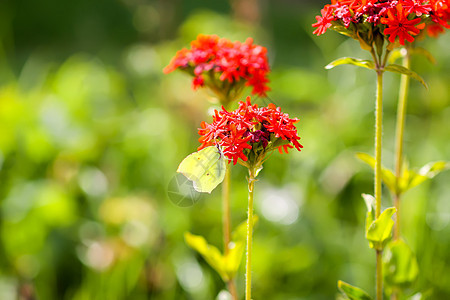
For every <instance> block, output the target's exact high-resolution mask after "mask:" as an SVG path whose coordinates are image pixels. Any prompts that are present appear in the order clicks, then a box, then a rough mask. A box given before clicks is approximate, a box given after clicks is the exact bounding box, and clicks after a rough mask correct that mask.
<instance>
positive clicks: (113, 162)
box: [0, 0, 450, 300]
mask: <svg viewBox="0 0 450 300" xmlns="http://www.w3.org/2000/svg"><path fill="white" fill-rule="evenodd" d="M324 3H325V1H300V0H298V1H293V0H279V1H276V0H260V1H258V0H241V1H237V0H236V1H232V2H228V1H207V0H185V1H181V0H159V1H145V0H97V1H92V0H78V1H58V0H42V1H32V0H21V1H19V0H12V1H5V0H4V1H1V2H0V37H1V40H0V299H6V300H8V299H17V298H20V299H199V300H202V299H207V300H209V299H215V298H216V296H217V294H218V293H219V292H220V291H221V290H222V289H224V285H223V283H222V282H221V279H220V277H219V276H218V275H217V274H216V273H215V272H214V271H213V270H212V269H211V268H210V267H209V266H208V265H207V263H206V262H205V261H204V260H203V259H202V258H201V257H200V256H199V255H197V254H196V253H195V252H194V251H193V250H191V249H189V248H188V247H187V246H186V244H185V242H184V238H183V233H184V232H185V231H190V232H192V233H194V234H199V235H203V236H205V237H206V238H207V239H208V241H209V242H210V243H212V244H214V245H216V246H217V247H219V248H221V247H222V244H221V243H222V236H221V232H222V231H221V230H222V229H221V200H220V189H217V190H216V191H214V192H213V193H212V194H211V195H205V196H202V197H201V199H199V201H198V202H197V203H196V204H195V205H192V206H190V207H180V206H177V205H175V204H174V203H172V201H170V199H169V198H168V196H167V189H168V185H169V182H170V181H171V180H172V179H173V178H174V176H175V171H176V168H177V166H178V164H179V163H180V161H181V160H182V159H183V158H184V157H185V156H186V155H188V154H189V153H191V152H193V151H195V150H196V148H197V147H198V145H199V144H198V142H197V138H198V136H197V128H198V127H199V125H200V122H201V121H202V120H206V121H210V120H211V117H209V116H208V110H209V109H210V107H211V105H216V104H213V103H210V102H208V101H207V99H208V94H206V93H205V92H203V91H197V92H193V91H192V90H191V88H190V86H191V83H190V81H191V78H189V77H188V76H186V75H185V74H183V73H181V72H175V73H172V74H169V75H163V74H162V68H163V67H164V66H166V65H167V64H168V63H169V61H170V58H171V57H172V56H173V55H175V53H176V51H177V50H179V49H181V48H182V47H187V46H188V45H189V42H190V41H191V40H193V39H195V38H196V36H197V35H198V34H199V33H205V34H213V33H214V34H218V35H220V36H223V37H227V38H229V39H232V40H236V39H238V40H240V41H244V40H245V38H247V37H249V36H251V37H253V38H254V39H255V42H256V43H258V44H261V45H264V46H266V47H267V48H268V53H269V59H270V64H271V67H272V73H271V75H270V79H271V83H270V86H271V88H272V91H271V92H270V93H269V99H261V98H253V101H254V102H256V103H259V104H260V105H265V104H266V103H268V102H270V101H272V102H274V103H276V104H277V105H280V106H282V107H283V110H284V111H287V112H288V113H289V114H290V115H291V116H292V117H298V118H300V119H301V121H300V123H298V127H299V134H300V136H301V137H302V140H301V142H302V144H303V145H304V149H303V150H302V152H300V153H299V152H296V151H291V153H290V154H289V155H280V154H278V153H277V154H274V155H273V156H272V157H271V159H270V160H269V161H268V162H266V164H265V168H264V170H263V171H262V172H261V174H260V176H259V177H260V181H259V182H258V183H257V185H256V188H255V191H256V200H255V201H256V203H255V206H256V214H258V215H259V216H260V222H259V224H258V225H257V228H256V229H255V233H254V240H255V242H254V251H253V253H254V264H253V265H254V270H253V276H254V279H253V293H254V298H255V299H271V300H294V299H333V298H335V296H336V294H337V288H336V282H337V280H338V279H342V280H345V281H347V282H350V283H352V284H355V285H357V286H360V287H362V288H364V289H365V290H367V291H369V292H370V293H373V290H374V288H373V286H374V267H375V266H374V265H375V255H374V253H373V250H371V249H369V247H368V245H367V242H366V240H365V238H364V231H363V226H364V217H365V205H364V202H363V201H362V198H361V196H360V195H361V193H372V189H373V187H372V185H373V184H372V172H371V170H370V169H369V168H368V167H366V166H365V165H364V164H362V163H361V162H359V161H357V159H356V158H355V156H354V153H355V152H357V151H364V152H368V153H372V151H373V150H372V145H373V124H374V115H373V107H374V96H375V84H374V81H375V74H372V72H369V71H367V70H359V69H356V68H354V67H351V66H343V67H339V68H336V69H334V70H331V71H326V70H324V68H323V66H325V65H326V64H327V63H328V62H330V61H331V60H333V59H335V58H338V57H341V56H353V57H362V58H365V57H367V54H366V53H363V51H362V50H360V48H359V45H358V44H357V43H356V42H355V41H353V40H350V39H347V38H345V37H342V36H339V35H338V34H337V33H335V32H330V33H327V34H326V35H324V36H321V37H315V36H313V35H312V31H313V29H312V28H311V24H312V23H313V22H314V16H315V15H316V14H318V13H319V11H320V8H321V7H322V6H323V4H324ZM420 44H421V45H422V46H424V47H426V48H427V49H428V50H429V51H430V52H432V54H433V55H434V56H435V58H436V60H437V64H436V65H432V64H431V63H429V62H428V61H427V60H426V59H424V58H421V57H416V58H414V60H413V69H414V70H416V71H417V72H418V73H420V74H421V75H422V76H423V77H424V78H425V80H426V81H427V82H428V84H429V86H430V88H429V90H428V91H427V90H425V89H424V88H423V87H421V86H420V85H419V84H418V83H416V82H412V86H411V96H410V100H409V107H408V116H407V131H406V140H405V150H406V153H407V157H408V160H409V162H410V165H411V166H415V167H420V166H422V165H424V164H425V163H427V162H428V161H436V160H450V143H449V140H450V106H449V104H450V85H449V82H450V58H449V56H448V49H449V45H450V36H449V34H448V33H447V34H445V35H443V36H441V37H440V38H439V39H428V40H426V41H423V42H420ZM385 81H386V84H385V105H384V109H385V111H384V116H385V122H384V154H383V160H384V164H385V165H387V166H390V167H392V165H393V144H394V143H393V140H394V125H395V114H396V101H397V90H396V89H397V88H398V83H399V76H395V75H391V74H387V75H386V80H385ZM248 93H249V90H247V91H246V92H245V94H248ZM244 96H245V95H244ZM209 111H211V110H209ZM245 175H246V172H245V170H244V168H243V167H241V166H236V167H234V168H233V174H232V181H233V182H232V210H233V215H232V221H233V224H234V225H237V224H239V223H240V222H242V221H244V220H245V218H246V201H247V200H246V199H247V198H246V188H247V186H246V182H245ZM449 182H450V172H446V173H443V174H441V175H439V176H438V177H436V178H435V179H433V181H429V182H426V183H425V184H422V185H421V186H419V187H416V188H415V189H414V190H412V191H411V192H408V193H407V194H406V195H405V197H404V202H403V212H402V222H403V223H402V231H403V235H404V237H405V239H406V241H407V242H408V244H409V245H410V246H411V247H412V249H413V250H414V252H415V253H416V255H417V258H418V262H419V266H420V270H421V274H420V277H419V279H418V281H417V283H416V284H415V285H414V286H413V287H412V288H411V290H410V292H411V294H412V293H414V292H424V291H432V295H431V297H430V299H450V272H449V270H450V250H449V249H450V225H449V223H450V197H449V195H450V184H449ZM385 192H386V191H385ZM383 201H384V203H383V206H385V207H387V206H390V205H392V204H391V198H390V196H389V195H388V193H385V197H384V200H383ZM241 267H242V268H241V271H240V272H239V274H240V275H239V278H238V288H239V290H240V294H241V295H242V294H243V283H244V276H243V274H244V272H243V271H244V270H243V266H241Z"/></svg>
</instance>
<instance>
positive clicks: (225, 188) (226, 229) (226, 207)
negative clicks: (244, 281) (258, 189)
mask: <svg viewBox="0 0 450 300" xmlns="http://www.w3.org/2000/svg"><path fill="white" fill-rule="evenodd" d="M226 168H227V169H226V171H225V178H224V180H223V183H222V205H223V215H222V218H223V248H224V254H225V255H227V254H228V253H229V252H230V248H229V245H230V241H231V238H230V236H231V213H230V178H231V168H230V165H229V164H227V165H226ZM227 287H228V291H229V292H230V294H231V297H232V299H233V300H238V295H237V289H236V284H235V282H234V279H231V280H230V281H228V282H227Z"/></svg>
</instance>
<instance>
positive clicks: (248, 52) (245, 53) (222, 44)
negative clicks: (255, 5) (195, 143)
mask: <svg viewBox="0 0 450 300" xmlns="http://www.w3.org/2000/svg"><path fill="white" fill-rule="evenodd" d="M176 69H180V70H183V71H186V72H188V73H189V74H191V75H192V76H194V79H193V81H192V87H193V89H194V90H195V89H197V88H199V87H203V86H207V87H209V88H210V89H211V90H212V91H213V92H214V93H215V94H216V95H217V96H218V98H219V100H220V101H221V102H222V104H228V103H229V102H230V101H232V100H234V99H236V98H237V97H239V95H240V93H241V91H242V89H243V87H244V86H252V87H253V90H252V94H256V95H259V96H266V92H267V91H269V90H270V89H269V87H268V86H267V83H268V82H269V80H268V78H267V73H268V72H269V70H270V69H269V63H268V60H267V49H266V48H265V47H262V46H259V45H255V44H253V40H252V39H251V38H248V39H247V40H246V41H245V42H244V43H241V42H239V41H235V42H231V41H230V40H227V39H225V38H219V37H218V36H217V35H202V34H200V35H199V36H198V37H197V39H196V40H194V41H192V42H191V49H190V50H188V49H182V50H180V51H178V52H177V54H176V55H175V57H174V58H173V59H172V61H171V62H170V64H169V65H168V66H167V67H165V68H164V73H170V72H172V71H174V70H176Z"/></svg>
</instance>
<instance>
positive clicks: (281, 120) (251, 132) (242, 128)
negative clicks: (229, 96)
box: [198, 97, 303, 166]
mask: <svg viewBox="0 0 450 300" xmlns="http://www.w3.org/2000/svg"><path fill="white" fill-rule="evenodd" d="M298 121H299V120H298V119H296V118H294V119H291V118H290V117H289V115H288V114H285V113H283V112H281V109H280V108H279V107H276V106H275V105H274V104H272V103H271V104H269V105H268V106H267V107H258V105H257V104H254V105H252V104H251V101H250V97H247V101H246V102H243V101H241V102H239V108H238V109H236V110H235V111H231V112H228V111H227V110H225V109H224V108H223V107H222V110H221V111H217V110H216V111H215V114H214V116H213V122H212V123H211V124H208V123H206V122H202V124H201V128H200V129H199V130H198V133H199V134H200V135H201V137H200V138H199V141H200V143H202V145H201V146H200V147H199V150H200V149H202V148H205V147H207V146H212V145H216V146H220V148H221V150H222V151H223V154H224V155H225V156H226V157H227V158H228V159H229V160H230V161H231V160H232V161H233V164H236V163H237V162H238V160H239V163H241V164H243V165H246V166H247V165H248V164H254V165H258V164H262V162H263V161H264V158H265V155H266V153H269V152H271V151H272V150H275V149H278V150H279V151H280V153H282V152H283V149H284V151H285V152H286V153H287V152H288V149H289V148H294V147H295V148H296V149H297V150H298V151H300V150H301V148H303V146H302V145H300V143H299V142H298V141H299V140H300V137H299V136H298V135H297V128H296V127H295V125H294V124H295V123H297V122H298Z"/></svg>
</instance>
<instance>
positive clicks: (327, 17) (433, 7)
mask: <svg viewBox="0 0 450 300" xmlns="http://www.w3.org/2000/svg"><path fill="white" fill-rule="evenodd" d="M331 2H332V3H331V4H328V5H325V7H324V8H323V9H322V10H321V16H316V20H317V22H316V23H315V24H313V25H312V26H313V27H316V28H317V29H316V30H314V34H317V35H321V34H324V33H325V32H326V31H327V29H328V28H330V27H331V28H333V27H334V26H338V27H341V26H343V27H345V29H344V30H343V31H344V32H345V31H348V32H347V34H348V35H350V36H352V37H358V36H359V35H358V29H359V28H358V26H359V25H369V26H371V27H373V29H374V28H375V27H378V28H379V32H381V33H383V35H384V36H385V37H389V42H391V43H394V42H395V40H396V38H397V37H398V38H399V42H400V44H402V45H404V44H405V40H407V41H408V42H412V41H414V36H416V35H417V34H419V33H420V31H421V30H422V29H423V28H425V22H426V23H429V24H430V25H429V27H430V30H428V32H429V33H436V32H440V31H443V27H445V28H450V25H449V22H450V0H342V1H338V0H332V1H331ZM343 31H342V30H340V32H343Z"/></svg>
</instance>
